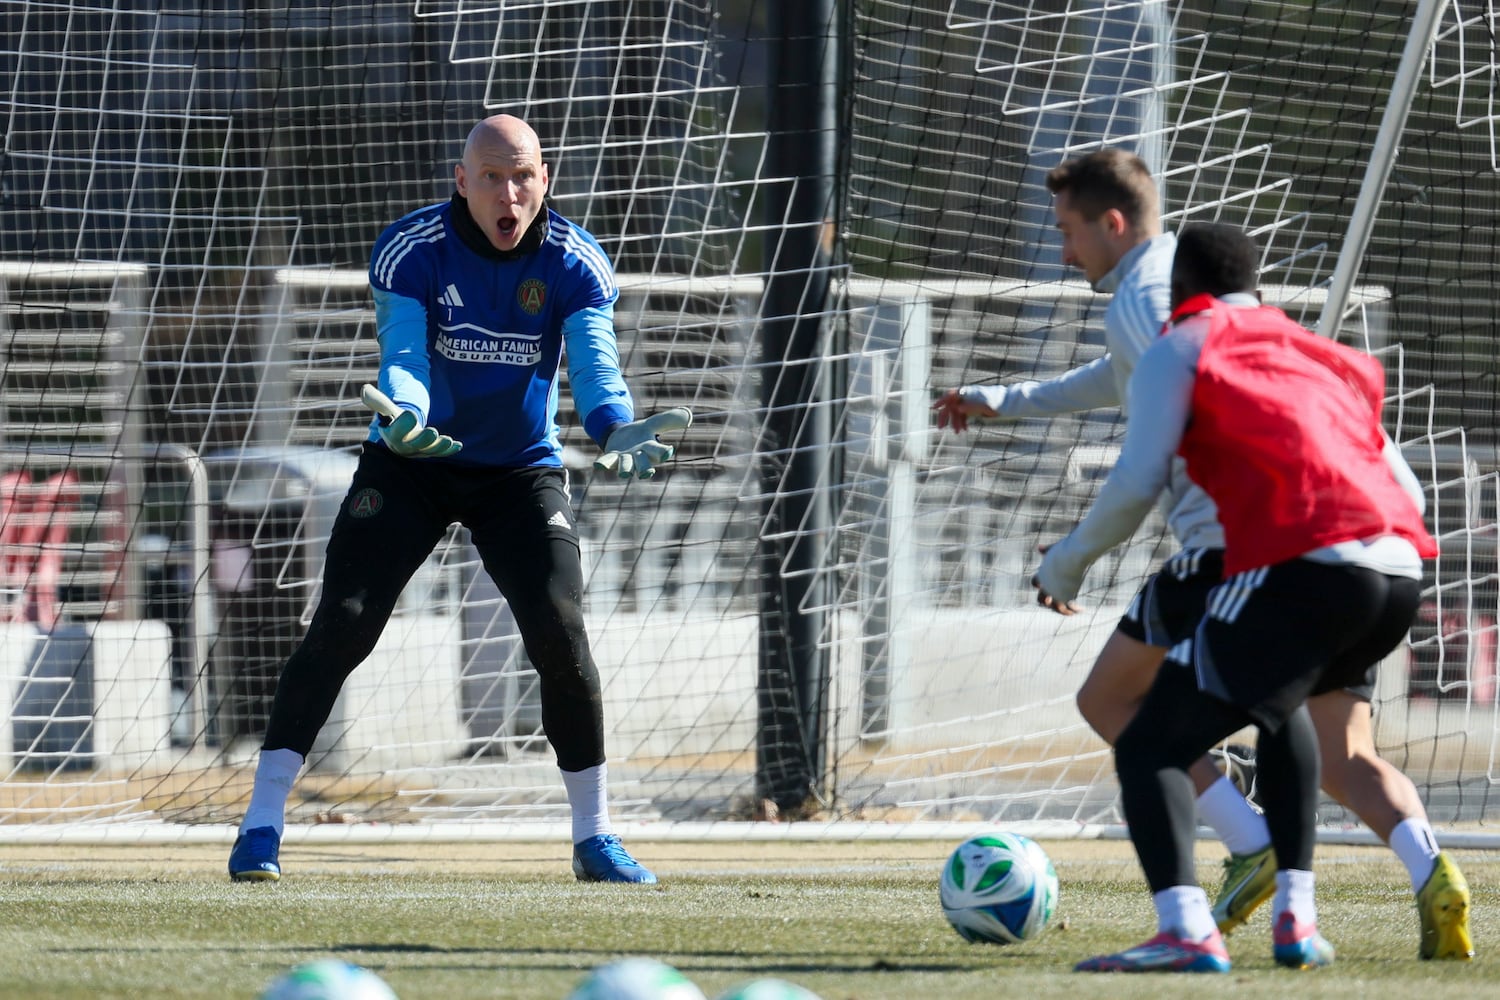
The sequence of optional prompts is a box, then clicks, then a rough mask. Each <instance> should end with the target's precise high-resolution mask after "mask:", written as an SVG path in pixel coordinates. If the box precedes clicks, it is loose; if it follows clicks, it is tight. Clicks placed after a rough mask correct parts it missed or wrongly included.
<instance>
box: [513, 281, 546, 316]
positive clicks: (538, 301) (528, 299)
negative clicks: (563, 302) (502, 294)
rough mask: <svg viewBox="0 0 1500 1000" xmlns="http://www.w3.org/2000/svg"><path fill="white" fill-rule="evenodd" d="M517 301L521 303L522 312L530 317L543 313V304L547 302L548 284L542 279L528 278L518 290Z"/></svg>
mask: <svg viewBox="0 0 1500 1000" xmlns="http://www.w3.org/2000/svg"><path fill="white" fill-rule="evenodd" d="M516 301H517V302H519V303H520V305H521V310H522V311H523V312H525V313H526V315H528V316H535V315H536V314H537V313H539V312H541V311H542V306H543V304H545V303H546V301H547V284H546V282H544V281H542V279H540V278H527V279H526V280H525V281H523V282H521V287H520V288H517V289H516Z"/></svg>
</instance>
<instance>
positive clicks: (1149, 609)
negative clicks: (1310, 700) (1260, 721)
mask: <svg viewBox="0 0 1500 1000" xmlns="http://www.w3.org/2000/svg"><path fill="white" fill-rule="evenodd" d="M1223 582H1224V550H1223V549H1183V550H1182V551H1181V552H1178V553H1177V554H1176V555H1174V556H1172V557H1171V558H1170V559H1168V560H1167V561H1166V562H1165V563H1163V564H1162V567H1161V569H1160V570H1158V571H1157V572H1155V573H1153V574H1152V575H1151V578H1150V579H1149V580H1147V581H1146V583H1145V584H1144V585H1143V586H1142V587H1141V589H1140V590H1139V591H1138V592H1137V593H1136V595H1135V597H1134V598H1133V599H1132V600H1131V602H1130V607H1128V608H1126V609H1125V615H1124V617H1122V618H1121V619H1120V624H1119V626H1118V628H1119V631H1121V632H1123V633H1124V634H1125V635H1128V636H1130V638H1132V639H1135V640H1137V641H1138V642H1144V643H1145V644H1146V645H1148V646H1160V647H1161V648H1162V649H1171V648H1172V647H1173V646H1175V645H1177V644H1178V643H1179V642H1182V641H1183V640H1184V639H1191V638H1192V636H1193V633H1194V632H1196V631H1197V630H1198V623H1199V622H1201V621H1202V620H1203V609H1204V608H1206V607H1207V606H1208V595H1209V593H1210V592H1211V591H1212V590H1213V589H1214V588H1215V587H1217V586H1219V584H1221V583H1223ZM1379 666H1380V663H1379V661H1376V662H1374V663H1371V664H1370V665H1369V667H1368V668H1367V669H1366V670H1365V671H1364V674H1363V675H1362V676H1360V677H1359V678H1358V679H1357V680H1356V681H1355V682H1353V683H1351V684H1347V685H1345V689H1346V690H1347V691H1348V692H1349V693H1350V694H1352V695H1354V697H1356V698H1359V699H1360V700H1362V701H1370V700H1371V699H1373V698H1374V696H1375V671H1376V668H1378V667H1379Z"/></svg>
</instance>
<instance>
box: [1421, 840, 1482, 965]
mask: <svg viewBox="0 0 1500 1000" xmlns="http://www.w3.org/2000/svg"><path fill="white" fill-rule="evenodd" d="M1417 914H1418V916H1420V917H1421V918H1422V943H1421V947H1420V948H1419V949H1418V951H1417V954H1418V955H1419V956H1420V957H1422V958H1450V959H1455V960H1457V961H1460V962H1467V961H1469V960H1470V959H1472V958H1473V957H1474V943H1473V941H1472V940H1470V938H1469V883H1467V882H1465V881H1464V875H1463V872H1461V871H1459V870H1458V865H1456V864H1454V863H1453V860H1452V859H1451V858H1449V857H1448V855H1447V854H1439V855H1438V857H1437V864H1436V865H1435V866H1434V867H1433V869H1432V874H1431V875H1429V876H1427V883H1426V884H1425V885H1423V886H1422V888H1421V889H1420V890H1418V892H1417Z"/></svg>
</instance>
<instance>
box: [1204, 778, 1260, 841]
mask: <svg viewBox="0 0 1500 1000" xmlns="http://www.w3.org/2000/svg"><path fill="white" fill-rule="evenodd" d="M1198 815H1199V816H1201V817H1203V822H1205V823H1207V824H1208V825H1209V826H1211V827H1213V830H1214V832H1215V833H1217V834H1218V835H1219V839H1220V840H1222V841H1223V842H1224V846H1225V847H1227V848H1229V853H1231V854H1254V853H1255V852H1256V851H1259V850H1261V849H1263V848H1266V847H1269V846H1271V831H1270V829H1269V828H1267V826H1266V818H1265V817H1264V816H1262V815H1261V814H1260V813H1258V812H1256V811H1255V807H1254V806H1252V805H1251V804H1250V803H1249V801H1248V800H1246V798H1245V797H1244V796H1243V795H1241V794H1240V790H1239V789H1238V788H1236V787H1234V782H1232V781H1230V780H1229V779H1228V778H1220V779H1219V780H1218V781H1215V782H1214V783H1213V784H1212V785H1209V786H1208V789H1207V790H1206V791H1205V792H1204V793H1203V794H1202V795H1200V796H1198Z"/></svg>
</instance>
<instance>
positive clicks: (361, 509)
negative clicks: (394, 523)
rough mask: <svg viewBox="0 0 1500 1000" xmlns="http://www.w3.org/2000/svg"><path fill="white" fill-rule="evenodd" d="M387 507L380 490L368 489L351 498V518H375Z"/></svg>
mask: <svg viewBox="0 0 1500 1000" xmlns="http://www.w3.org/2000/svg"><path fill="white" fill-rule="evenodd" d="M384 506H385V497H383V496H381V495H380V491H379V490H375V489H369V488H368V487H367V488H365V489H362V490H360V491H359V492H358V493H356V494H354V495H353V496H352V497H350V498H349V516H350V517H374V516H375V515H376V514H379V513H380V508H382V507H384Z"/></svg>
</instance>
